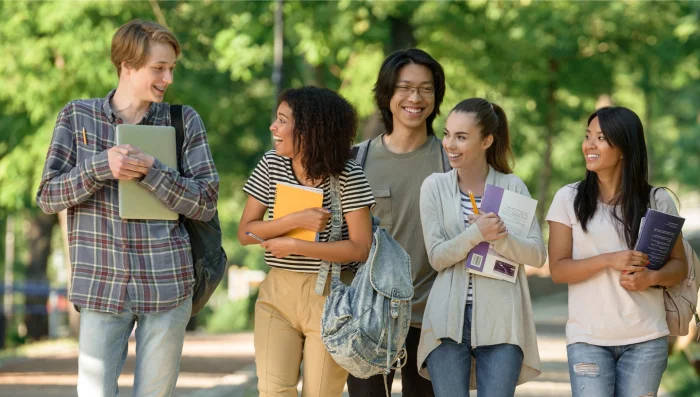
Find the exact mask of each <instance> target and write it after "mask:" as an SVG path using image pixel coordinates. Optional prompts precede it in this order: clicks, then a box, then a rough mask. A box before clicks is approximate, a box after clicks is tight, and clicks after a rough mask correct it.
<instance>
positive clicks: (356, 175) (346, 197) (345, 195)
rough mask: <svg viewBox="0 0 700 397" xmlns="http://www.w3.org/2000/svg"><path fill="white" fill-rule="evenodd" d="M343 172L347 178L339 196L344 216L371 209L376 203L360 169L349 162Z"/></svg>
mask: <svg viewBox="0 0 700 397" xmlns="http://www.w3.org/2000/svg"><path fill="white" fill-rule="evenodd" d="M345 170H346V171H347V176H346V179H345V183H344V185H343V190H342V192H341V195H340V202H341V204H342V206H343V213H344V214H346V213H348V212H352V211H356V210H359V209H360V208H363V207H369V209H372V207H374V204H375V203H376V202H375V200H374V196H373V195H372V189H371V188H370V186H369V182H367V178H366V177H365V173H364V172H363V171H362V168H361V167H360V166H359V165H358V164H357V163H355V162H354V161H352V160H351V161H348V164H347V165H346V167H345Z"/></svg>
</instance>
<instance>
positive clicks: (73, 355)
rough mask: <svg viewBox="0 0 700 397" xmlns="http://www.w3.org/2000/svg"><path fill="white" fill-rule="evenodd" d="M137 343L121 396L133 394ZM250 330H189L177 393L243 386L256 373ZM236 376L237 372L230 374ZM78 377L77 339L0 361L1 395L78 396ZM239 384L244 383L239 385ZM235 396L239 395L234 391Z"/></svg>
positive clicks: (124, 374) (182, 396)
mask: <svg viewBox="0 0 700 397" xmlns="http://www.w3.org/2000/svg"><path fill="white" fill-rule="evenodd" d="M134 352H135V342H134V340H133V338H132V339H131V340H130V341H129V356H128V358H127V360H126V364H125V365H124V370H123V371H122V375H121V377H120V378H119V396H120V397H132V394H133V393H132V387H131V386H132V384H133V381H134V364H135V355H134ZM253 355H254V351H253V336H252V334H251V333H243V334H232V335H221V336H218V335H217V336H211V335H199V334H196V333H193V334H188V335H187V337H186V339H185V346H184V349H183V353H182V360H181V365H180V376H179V377H178V383H177V388H176V390H175V393H174V396H175V397H189V396H193V397H194V396H197V397H199V396H207V395H208V394H206V392H207V391H208V390H210V389H212V388H214V387H216V386H217V385H219V384H222V383H227V384H229V385H233V386H236V387H238V386H240V385H241V384H242V383H244V381H245V380H247V379H249V378H251V377H253V376H254V374H253V373H252V371H249V372H248V373H247V372H246V371H247V370H246V368H251V369H252V368H253V367H249V366H250V365H251V364H252V363H253V362H254V356H253ZM229 374H234V375H229ZM77 381H78V352H77V345H76V344H75V343H66V344H65V345H64V346H63V347H61V348H53V349H50V350H49V351H46V352H34V353H33V354H31V355H30V357H24V358H16V359H9V360H5V361H3V362H0V395H2V396H12V397H69V396H70V397H74V396H76V394H77V393H76V385H77ZM239 388H240V387H239ZM233 396H234V397H235V396H236V395H233Z"/></svg>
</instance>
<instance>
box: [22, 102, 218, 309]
mask: <svg viewBox="0 0 700 397" xmlns="http://www.w3.org/2000/svg"><path fill="white" fill-rule="evenodd" d="M114 92H115V91H114V90H113V91H111V92H110V93H109V94H108V95H107V97H105V98H103V99H88V100H77V101H73V102H70V103H69V104H68V105H66V107H64V108H63V110H62V111H61V113H60V114H59V115H58V119H57V120H56V126H55V128H54V132H53V138H52V140H51V145H50V146H49V151H48V154H47V156H46V164H45V166H44V172H43V174H42V178H41V184H40V186H39V191H38V192H37V197H36V202H37V204H38V205H39V207H40V208H41V209H42V210H43V211H44V212H45V213H56V212H59V211H61V210H64V209H67V210H68V241H69V247H70V259H71V264H72V269H71V288H70V293H69V299H70V301H71V302H73V303H74V304H75V305H76V306H78V307H80V308H85V309H87V310H94V311H99V312H107V313H120V312H121V311H122V310H123V305H124V300H125V298H126V296H127V294H128V298H129V300H130V301H131V302H133V304H134V307H133V310H134V311H136V312H140V313H148V312H158V311H166V310H170V309H173V308H175V307H177V306H178V305H180V304H181V303H182V302H184V301H185V300H186V299H188V298H189V297H190V295H191V294H192V291H193V288H194V270H193V267H192V256H191V252H190V240H189V236H188V235H187V231H186V230H185V226H184V224H183V223H182V222H179V221H177V220H176V221H161V220H127V219H121V218H120V217H119V199H118V184H117V180H115V179H114V177H113V176H112V172H111V171H110V168H109V163H108V159H107V150H108V149H109V148H111V147H113V146H115V140H116V136H115V131H116V125H117V124H122V123H123V121H122V120H121V119H120V118H119V117H118V116H117V115H115V114H114V112H113V111H112V109H111V107H110V103H109V100H110V99H111V98H112V96H113V95H114ZM183 116H184V123H185V141H184V143H183V152H182V162H183V171H184V175H180V173H179V172H178V171H177V170H175V169H172V168H170V167H168V166H167V165H165V164H163V163H162V162H160V161H159V160H158V159H156V160H155V163H154V164H153V167H152V168H151V170H150V171H149V172H148V174H147V175H146V176H145V177H144V178H143V179H142V180H141V181H140V184H141V186H143V187H145V188H146V189H148V190H149V191H151V192H152V193H153V194H154V195H155V196H156V197H158V199H160V200H161V201H162V202H163V203H164V204H165V205H166V206H167V207H168V208H170V209H171V210H173V211H175V212H177V213H179V214H182V215H184V216H186V217H188V218H192V219H197V220H202V221H208V220H210V219H211V218H212V217H213V216H214V212H215V211H216V203H217V199H218V189H219V176H218V174H217V172H216V167H215V166H214V161H213V159H212V156H211V152H210V150H209V144H208V143H207V137H206V132H205V130H204V124H203V123H202V119H201V118H200V117H199V115H198V114H197V112H195V111H194V109H192V108H190V107H187V106H184V107H183ZM139 124H145V125H171V121H170V105H169V104H167V103H151V105H150V107H149V109H148V112H147V113H146V115H145V116H144V118H143V119H142V120H141V122H140V123H139ZM83 128H85V132H86V138H87V144H85V143H84V141H83V133H82V130H83Z"/></svg>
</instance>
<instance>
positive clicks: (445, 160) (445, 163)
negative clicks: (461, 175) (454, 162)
mask: <svg viewBox="0 0 700 397" xmlns="http://www.w3.org/2000/svg"><path fill="white" fill-rule="evenodd" d="M440 153H441V154H442V156H441V157H442V172H449V171H451V170H452V166H451V165H450V158H449V157H447V152H446V151H445V147H444V146H442V145H440Z"/></svg>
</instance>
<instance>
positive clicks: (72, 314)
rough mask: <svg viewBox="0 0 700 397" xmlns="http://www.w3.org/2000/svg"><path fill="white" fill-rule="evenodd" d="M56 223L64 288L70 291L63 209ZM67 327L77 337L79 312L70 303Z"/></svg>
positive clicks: (69, 271) (68, 258) (68, 254)
mask: <svg viewBox="0 0 700 397" xmlns="http://www.w3.org/2000/svg"><path fill="white" fill-rule="evenodd" d="M58 225H59V226H60V227H61V236H62V237H63V238H62V241H63V264H64V265H65V268H64V271H65V272H66V280H67V282H66V290H67V291H70V286H71V282H72V280H71V263H70V249H69V245H68V212H66V210H63V211H61V212H59V213H58ZM68 329H69V330H70V335H71V336H74V337H77V336H78V332H79V330H80V313H78V311H77V310H75V309H74V308H73V307H72V305H69V308H68Z"/></svg>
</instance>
